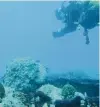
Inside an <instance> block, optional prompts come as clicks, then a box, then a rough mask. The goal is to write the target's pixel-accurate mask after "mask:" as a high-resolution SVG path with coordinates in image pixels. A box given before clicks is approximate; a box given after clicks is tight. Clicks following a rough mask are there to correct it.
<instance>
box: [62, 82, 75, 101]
mask: <svg viewBox="0 0 100 107" xmlns="http://www.w3.org/2000/svg"><path fill="white" fill-rule="evenodd" d="M75 92H76V89H75V88H74V87H73V86H72V85H70V84H66V85H64V86H63V88H62V96H64V99H66V98H73V97H74V94H75Z"/></svg>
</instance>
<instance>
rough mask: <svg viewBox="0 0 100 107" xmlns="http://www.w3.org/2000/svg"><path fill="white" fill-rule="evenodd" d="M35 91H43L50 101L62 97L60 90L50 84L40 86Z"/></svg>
mask: <svg viewBox="0 0 100 107" xmlns="http://www.w3.org/2000/svg"><path fill="white" fill-rule="evenodd" d="M37 91H42V92H43V93H45V94H46V95H47V96H49V97H50V98H51V99H52V102H54V101H55V100H57V99H62V95H61V91H62V90H61V89H60V88H57V87H55V86H53V85H50V84H46V85H43V86H41V87H40V88H39V89H38V90H37Z"/></svg>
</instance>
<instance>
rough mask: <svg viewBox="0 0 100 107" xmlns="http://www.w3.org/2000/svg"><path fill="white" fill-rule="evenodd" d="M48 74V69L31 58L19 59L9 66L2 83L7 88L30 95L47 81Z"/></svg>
mask: <svg viewBox="0 0 100 107" xmlns="http://www.w3.org/2000/svg"><path fill="white" fill-rule="evenodd" d="M46 73H47V72H46V68H45V67H44V66H43V65H41V64H40V63H38V62H35V61H34V60H32V59H31V58H19V59H18V58H17V59H14V60H12V61H11V62H10V64H8V65H7V67H6V73H5V75H4V77H3V78H2V81H3V84H4V85H5V86H8V87H12V88H15V90H19V91H23V92H24V93H28V92H31V91H34V90H36V89H37V88H38V86H39V85H40V84H42V83H43V82H44V81H45V78H46Z"/></svg>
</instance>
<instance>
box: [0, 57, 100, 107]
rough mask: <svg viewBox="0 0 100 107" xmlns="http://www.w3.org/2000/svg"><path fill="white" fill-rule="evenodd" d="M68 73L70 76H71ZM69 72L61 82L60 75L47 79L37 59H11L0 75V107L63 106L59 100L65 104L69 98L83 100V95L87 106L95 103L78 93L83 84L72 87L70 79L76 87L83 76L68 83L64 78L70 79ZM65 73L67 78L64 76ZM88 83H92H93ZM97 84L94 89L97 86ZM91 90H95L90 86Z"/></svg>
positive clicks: (93, 99)
mask: <svg viewBox="0 0 100 107" xmlns="http://www.w3.org/2000/svg"><path fill="white" fill-rule="evenodd" d="M72 74H73V73H71V74H70V75H71V76H75V75H72ZM70 75H69V78H68V79H67V80H66V81H63V78H62V77H60V78H56V77H55V76H54V75H52V76H54V77H55V78H56V79H54V78H51V77H48V78H50V81H51V80H52V82H50V81H49V79H47V68H46V67H44V66H43V65H41V64H40V62H38V61H34V60H32V59H31V58H22V59H14V60H12V61H11V63H10V64H8V65H7V68H6V73H5V75H4V76H3V77H2V84H0V107H55V106H56V107H63V105H62V103H63V104H64V107H66V106H65V103H66V102H67V101H68V100H69V99H71V100H73V99H74V98H79V97H80V98H82V99H84V100H85V99H86V98H87V100H88V101H89V102H88V103H87V105H95V106H94V107H96V105H97V106H98V104H99V103H98V102H99V100H98V99H99V98H98V97H93V98H92V97H90V96H89V97H88V96H84V95H83V94H82V93H84V92H82V89H83V87H82V89H81V88H80V90H81V91H79V92H77V91H78V90H77V89H75V88H76V85H75V83H74V82H76V83H77V86H78V87H79V83H78V82H80V83H81V82H83V80H84V79H81V78H80V81H79V77H77V78H78V79H75V80H78V82H77V81H75V80H74V82H73V81H72V83H73V84H72V83H71V85H70V82H68V80H69V81H71V80H73V79H72V78H71V76H70ZM64 76H65V75H64ZM66 76H67V77H68V75H66ZM57 82H59V83H60V84H58V83H57ZM88 82H89V81H88ZM66 83H69V84H66ZM92 83H93V81H92ZM55 84H58V85H55ZM89 84H90V83H88V84H87V85H89ZM90 85H92V86H93V84H90ZM97 85H98V84H97ZM97 85H96V90H97V89H98V87H97ZM82 86H83V84H82ZM74 87H75V88H74ZM89 91H90V90H89ZM93 91H95V90H94V89H93ZM95 95H98V94H95ZM77 96H78V97H77ZM77 100H78V99H77ZM41 101H42V102H41ZM57 101H58V102H57ZM75 101H76V100H75ZM78 101H80V100H78ZM36 103H37V104H36ZM83 103H84V101H83V102H82V104H83ZM55 104H56V105H55ZM59 104H60V105H59Z"/></svg>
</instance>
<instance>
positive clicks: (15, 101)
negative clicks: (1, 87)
mask: <svg viewBox="0 0 100 107" xmlns="http://www.w3.org/2000/svg"><path fill="white" fill-rule="evenodd" d="M14 93H15V91H14V89H12V88H9V87H5V97H4V98H3V99H2V103H1V104H0V106H1V107H25V105H24V104H23V103H22V102H21V100H20V99H19V98H18V97H17V96H13V95H14Z"/></svg>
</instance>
